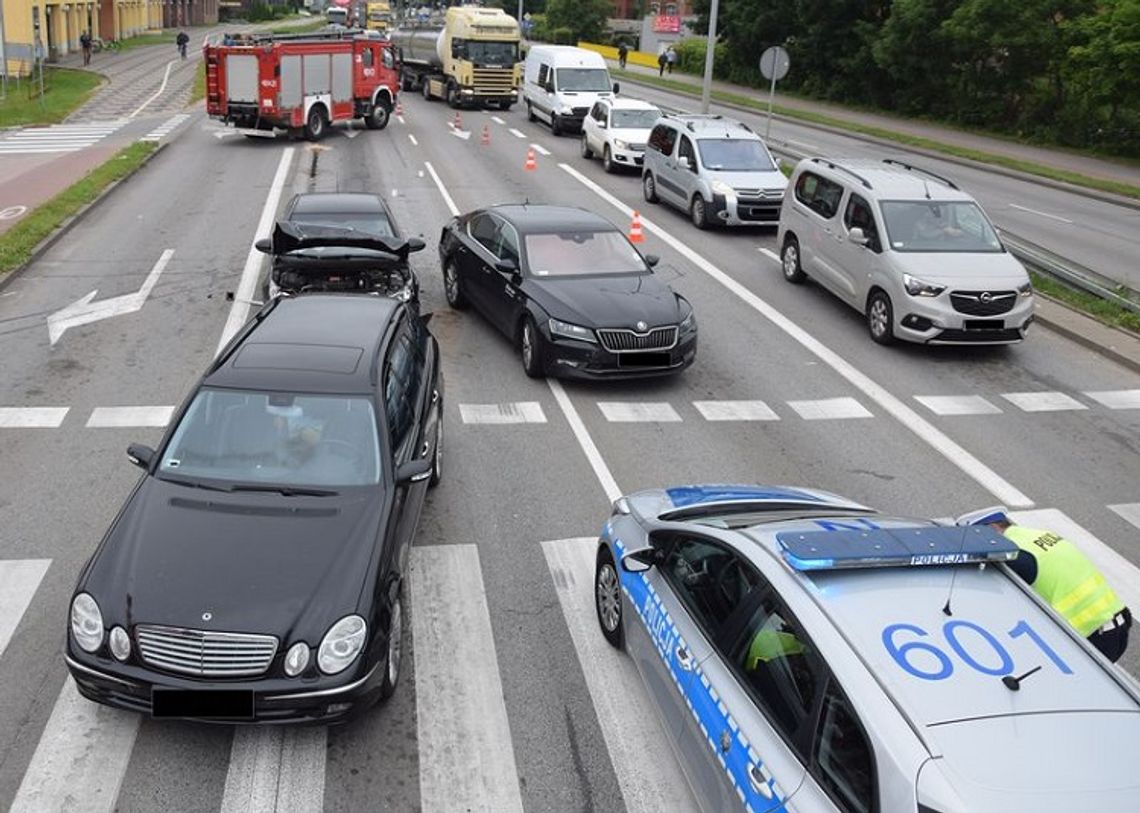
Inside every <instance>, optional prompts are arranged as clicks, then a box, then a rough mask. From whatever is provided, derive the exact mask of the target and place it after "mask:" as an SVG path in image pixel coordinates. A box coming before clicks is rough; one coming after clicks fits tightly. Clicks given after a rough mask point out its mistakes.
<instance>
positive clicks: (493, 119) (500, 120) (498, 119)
mask: <svg viewBox="0 0 1140 813" xmlns="http://www.w3.org/2000/svg"><path fill="white" fill-rule="evenodd" d="M491 121H493V122H495V124H506V122H505V121H503V120H502V119H501V118H499V117H498V116H491Z"/></svg>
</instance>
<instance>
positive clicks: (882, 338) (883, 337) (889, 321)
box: [867, 291, 895, 344]
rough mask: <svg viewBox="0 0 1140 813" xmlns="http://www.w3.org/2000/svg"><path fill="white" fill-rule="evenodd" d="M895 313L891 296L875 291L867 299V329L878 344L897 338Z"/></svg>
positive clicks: (888, 342) (890, 341)
mask: <svg viewBox="0 0 1140 813" xmlns="http://www.w3.org/2000/svg"><path fill="white" fill-rule="evenodd" d="M894 321H895V315H894V310H893V309H892V308H891V298H890V297H889V296H887V295H886V294H885V293H884V292H882V291H875V292H874V293H872V294H871V297H870V298H869V299H868V300H867V330H868V332H870V334H871V339H872V340H873V341H874V342H875V343H876V344H891V343H892V342H893V341H894V340H895V325H894Z"/></svg>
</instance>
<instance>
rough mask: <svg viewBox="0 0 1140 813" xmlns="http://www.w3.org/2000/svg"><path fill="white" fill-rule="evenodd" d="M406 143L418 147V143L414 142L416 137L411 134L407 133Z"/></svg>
mask: <svg viewBox="0 0 1140 813" xmlns="http://www.w3.org/2000/svg"><path fill="white" fill-rule="evenodd" d="M408 141H410V142H412V146H413V147H418V146H419V145H420V142H418V141H416V137H415V136H414V135H412V134H411V133H408Z"/></svg>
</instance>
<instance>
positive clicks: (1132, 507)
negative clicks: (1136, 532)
mask: <svg viewBox="0 0 1140 813" xmlns="http://www.w3.org/2000/svg"><path fill="white" fill-rule="evenodd" d="M1108 507H1109V510H1111V511H1113V512H1114V513H1116V514H1118V515H1119V516H1120V517H1121V518H1122V519H1124V520H1125V521H1127V522H1130V523H1132V524H1133V525H1134V526H1136V528H1137V529H1140V502H1128V503H1120V504H1119V505H1110V506H1108Z"/></svg>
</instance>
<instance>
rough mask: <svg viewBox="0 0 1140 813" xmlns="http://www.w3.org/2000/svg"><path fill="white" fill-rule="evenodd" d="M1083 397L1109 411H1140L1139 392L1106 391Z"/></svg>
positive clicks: (1089, 393) (1090, 393) (1087, 393)
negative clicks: (1090, 399)
mask: <svg viewBox="0 0 1140 813" xmlns="http://www.w3.org/2000/svg"><path fill="white" fill-rule="evenodd" d="M1085 395H1087V396H1088V397H1089V398H1092V399H1093V400H1094V401H1096V402H1097V403H1099V404H1102V405H1104V406H1106V407H1108V408H1109V409H1140V390H1107V391H1103V392H1086V393H1085Z"/></svg>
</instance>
